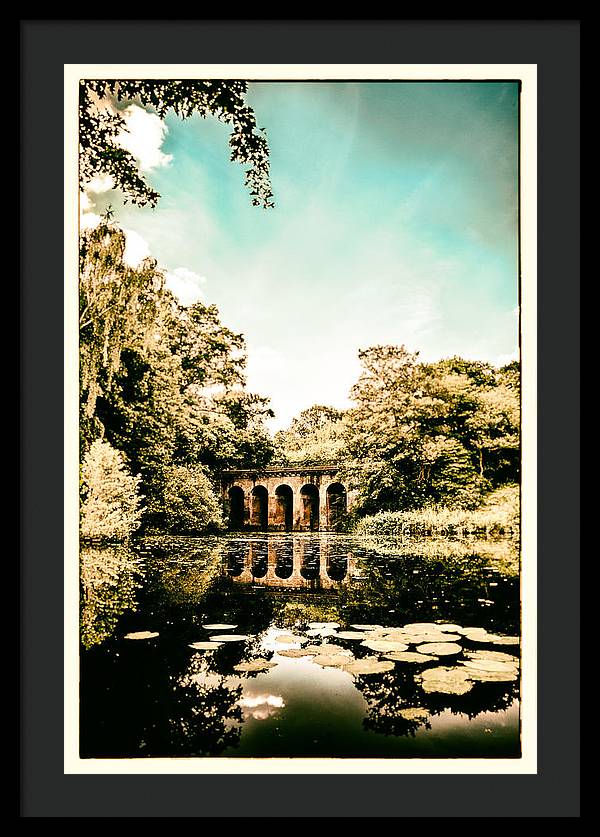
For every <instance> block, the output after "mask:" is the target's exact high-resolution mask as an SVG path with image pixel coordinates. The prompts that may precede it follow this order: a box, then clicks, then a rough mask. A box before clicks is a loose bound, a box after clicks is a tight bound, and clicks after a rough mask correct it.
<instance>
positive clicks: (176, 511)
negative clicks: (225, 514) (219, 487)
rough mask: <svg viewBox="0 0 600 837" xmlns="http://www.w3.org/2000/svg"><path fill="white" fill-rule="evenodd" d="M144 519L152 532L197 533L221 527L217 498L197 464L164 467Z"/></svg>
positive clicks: (221, 519) (221, 520) (204, 473)
mask: <svg viewBox="0 0 600 837" xmlns="http://www.w3.org/2000/svg"><path fill="white" fill-rule="evenodd" d="M146 519H147V522H148V526H149V527H150V528H151V529H152V530H153V531H155V530H157V529H158V530H160V531H162V532H170V533H179V534H200V533H203V532H207V531H216V530H218V529H220V528H221V527H222V526H223V518H222V515H221V504H220V502H219V498H218V497H217V495H216V493H215V491H214V489H213V487H212V485H211V482H210V480H209V478H208V476H207V473H206V471H205V470H204V468H202V466H200V465H197V466H193V467H191V466H185V465H172V466H171V467H169V468H165V469H164V471H163V473H162V475H161V477H160V480H159V485H158V486H157V492H156V496H155V497H154V498H153V499H152V501H151V502H150V503H149V504H148V515H147V518H146Z"/></svg>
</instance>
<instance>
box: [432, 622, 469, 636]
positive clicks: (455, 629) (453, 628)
mask: <svg viewBox="0 0 600 837" xmlns="http://www.w3.org/2000/svg"><path fill="white" fill-rule="evenodd" d="M437 627H438V629H439V630H440V631H450V632H451V633H461V631H462V629H463V628H462V625H452V624H449V623H448V622H442V623H441V624H440V625H438V626H437Z"/></svg>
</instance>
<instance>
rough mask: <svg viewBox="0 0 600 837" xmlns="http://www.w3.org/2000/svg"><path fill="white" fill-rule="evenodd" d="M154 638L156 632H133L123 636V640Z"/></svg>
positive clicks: (156, 634)
mask: <svg viewBox="0 0 600 837" xmlns="http://www.w3.org/2000/svg"><path fill="white" fill-rule="evenodd" d="M155 636H158V631H133V632H132V633H130V634H125V639H154V637H155Z"/></svg>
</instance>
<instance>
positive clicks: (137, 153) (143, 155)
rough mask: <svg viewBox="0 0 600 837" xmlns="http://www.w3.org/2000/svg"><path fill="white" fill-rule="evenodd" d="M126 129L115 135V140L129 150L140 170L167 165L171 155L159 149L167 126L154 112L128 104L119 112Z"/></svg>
mask: <svg viewBox="0 0 600 837" xmlns="http://www.w3.org/2000/svg"><path fill="white" fill-rule="evenodd" d="M121 116H122V117H123V118H124V119H125V124H126V126H127V130H124V131H121V133H120V134H118V135H117V137H116V139H115V142H116V143H117V145H120V146H121V148H125V149H126V150H127V151H129V152H131V154H133V156H134V157H136V159H137V160H138V161H139V164H140V169H142V171H150V170H151V169H156V168H160V167H161V166H166V165H168V164H169V163H170V162H171V160H172V159H173V156H172V155H171V154H164V153H163V152H162V151H161V150H160V149H161V145H162V144H163V140H164V138H165V136H166V134H167V131H168V129H167V126H166V125H165V123H164V122H163V121H162V119H161V118H160V117H159V116H157V115H156V114H155V113H148V112H147V111H145V110H144V109H143V108H140V107H138V106H137V105H130V106H129V107H128V108H125V110H124V111H122V112H121Z"/></svg>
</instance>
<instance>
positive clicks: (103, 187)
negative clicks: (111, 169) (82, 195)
mask: <svg viewBox="0 0 600 837" xmlns="http://www.w3.org/2000/svg"><path fill="white" fill-rule="evenodd" d="M114 188H115V181H114V180H113V178H112V176H111V175H110V174H97V175H95V176H94V177H92V179H91V180H90V182H89V183H87V184H86V187H85V191H86V193H87V194H89V193H90V192H92V193H93V194H95V195H100V194H101V193H102V192H109V191H110V190H111V189H114Z"/></svg>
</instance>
